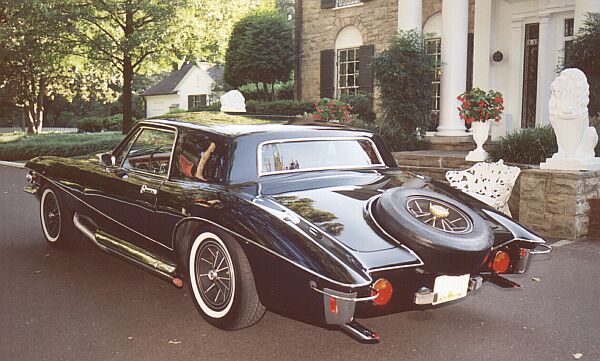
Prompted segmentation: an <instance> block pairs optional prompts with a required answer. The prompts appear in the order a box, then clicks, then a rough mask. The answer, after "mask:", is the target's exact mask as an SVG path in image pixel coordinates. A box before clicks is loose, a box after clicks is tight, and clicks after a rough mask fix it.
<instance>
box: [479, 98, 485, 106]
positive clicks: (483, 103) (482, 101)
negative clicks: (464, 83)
mask: <svg viewBox="0 0 600 361" xmlns="http://www.w3.org/2000/svg"><path fill="white" fill-rule="evenodd" d="M479 106H480V107H483V106H485V100H483V99H481V100H480V101H479Z"/></svg>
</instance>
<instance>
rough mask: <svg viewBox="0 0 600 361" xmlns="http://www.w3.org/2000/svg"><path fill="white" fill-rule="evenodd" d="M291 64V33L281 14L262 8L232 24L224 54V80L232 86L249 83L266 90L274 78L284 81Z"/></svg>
mask: <svg viewBox="0 0 600 361" xmlns="http://www.w3.org/2000/svg"><path fill="white" fill-rule="evenodd" d="M293 66H294V34H293V30H292V27H291V26H290V24H289V22H288V20H287V19H286V17H285V16H284V15H282V14H281V13H279V12H277V11H262V12H257V13H255V14H252V15H249V16H247V17H245V18H243V19H242V20H240V21H239V22H238V23H237V24H235V26H234V28H233V32H232V34H231V38H230V40H229V44H228V47H227V54H226V55H225V73H224V78H225V82H226V83H227V84H229V85H230V86H232V87H239V86H241V85H244V84H248V83H252V84H255V85H256V88H257V90H258V89H259V83H262V84H263V88H264V90H265V92H268V85H271V94H272V97H274V96H275V86H274V84H275V82H278V81H287V80H288V79H289V78H290V75H291V72H292V68H293Z"/></svg>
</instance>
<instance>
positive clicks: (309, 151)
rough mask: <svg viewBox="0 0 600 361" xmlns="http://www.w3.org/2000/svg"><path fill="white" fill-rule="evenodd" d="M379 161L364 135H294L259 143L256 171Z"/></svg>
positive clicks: (355, 165) (378, 163)
mask: <svg viewBox="0 0 600 361" xmlns="http://www.w3.org/2000/svg"><path fill="white" fill-rule="evenodd" d="M383 165H384V163H383V160H382V159H381V156H380V154H379V152H378V151H377V148H376V147H375V144H374V143H373V142H372V141H371V140H370V139H366V138H356V139H354V138H352V139H346V138H343V139H334V138H329V139H297V140H296V139H294V140H286V141H275V142H268V143H263V144H261V146H260V149H259V170H260V172H259V173H260V175H268V174H275V173H286V172H300V171H308V170H319V169H354V168H367V167H373V166H383Z"/></svg>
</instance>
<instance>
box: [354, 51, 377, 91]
mask: <svg viewBox="0 0 600 361" xmlns="http://www.w3.org/2000/svg"><path fill="white" fill-rule="evenodd" d="M374 54H375V46H373V45H363V46H361V47H360V48H358V90H359V91H361V92H363V93H367V94H371V93H373V70H372V69H371V61H372V60H373V55H374Z"/></svg>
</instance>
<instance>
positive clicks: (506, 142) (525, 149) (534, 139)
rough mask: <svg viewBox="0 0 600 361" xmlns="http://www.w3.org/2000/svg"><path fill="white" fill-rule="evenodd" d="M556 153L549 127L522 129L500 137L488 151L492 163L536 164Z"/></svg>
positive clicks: (552, 133)
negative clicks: (501, 160) (500, 160)
mask: <svg viewBox="0 0 600 361" xmlns="http://www.w3.org/2000/svg"><path fill="white" fill-rule="evenodd" d="M557 151H558V145H557V143H556V136H555V135H554V129H553V128H552V127H551V126H545V127H539V128H523V129H520V130H518V131H516V132H513V133H511V134H508V135H506V136H504V137H501V138H500V139H499V140H498V142H497V144H496V146H495V147H494V148H492V150H491V151H490V156H491V157H492V159H493V160H494V161H498V160H499V159H504V161H505V162H510V163H523V164H538V163H540V162H543V161H545V160H546V158H549V157H551V156H552V154H554V153H556V152H557Z"/></svg>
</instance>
